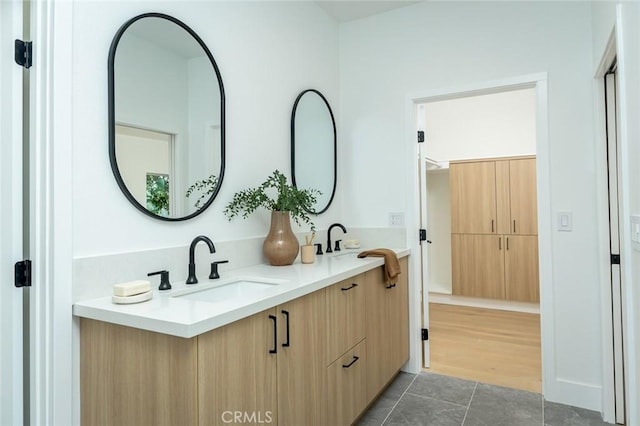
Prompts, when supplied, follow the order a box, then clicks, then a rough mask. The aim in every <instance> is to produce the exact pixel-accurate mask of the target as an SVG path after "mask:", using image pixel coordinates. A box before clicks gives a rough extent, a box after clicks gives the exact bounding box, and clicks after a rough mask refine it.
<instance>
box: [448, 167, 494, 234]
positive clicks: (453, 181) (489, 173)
mask: <svg viewBox="0 0 640 426" xmlns="http://www.w3.org/2000/svg"><path fill="white" fill-rule="evenodd" d="M449 178H450V185H451V189H450V191H451V232H453V233H464V234H495V233H496V226H497V224H496V170H495V162H494V161H481V162H477V163H476V162H474V163H454V164H451V165H450V166H449Z"/></svg>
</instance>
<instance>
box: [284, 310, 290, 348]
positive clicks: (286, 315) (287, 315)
mask: <svg viewBox="0 0 640 426" xmlns="http://www.w3.org/2000/svg"><path fill="white" fill-rule="evenodd" d="M282 314H283V315H284V316H285V317H286V318H287V341H286V342H284V343H283V344H282V347H284V348H288V347H289V345H290V343H291V342H290V341H289V311H282Z"/></svg>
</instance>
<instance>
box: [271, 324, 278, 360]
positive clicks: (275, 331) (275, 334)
mask: <svg viewBox="0 0 640 426" xmlns="http://www.w3.org/2000/svg"><path fill="white" fill-rule="evenodd" d="M269 319H270V320H273V349H269V353H270V354H276V353H278V327H277V325H276V321H277V320H278V318H276V316H275V315H269Z"/></svg>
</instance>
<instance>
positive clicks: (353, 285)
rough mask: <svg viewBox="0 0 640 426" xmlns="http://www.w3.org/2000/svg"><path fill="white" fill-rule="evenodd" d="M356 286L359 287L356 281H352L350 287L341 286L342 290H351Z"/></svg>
mask: <svg viewBox="0 0 640 426" xmlns="http://www.w3.org/2000/svg"><path fill="white" fill-rule="evenodd" d="M354 287H358V284H356V283H352V284H351V285H350V286H349V287H343V288H341V289H340V290H342V291H349V290H351V289H352V288H354Z"/></svg>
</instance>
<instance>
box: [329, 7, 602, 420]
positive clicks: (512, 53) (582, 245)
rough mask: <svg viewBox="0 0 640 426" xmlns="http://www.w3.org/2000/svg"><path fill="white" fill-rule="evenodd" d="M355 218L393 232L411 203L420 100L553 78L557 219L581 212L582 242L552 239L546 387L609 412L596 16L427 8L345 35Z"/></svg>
mask: <svg viewBox="0 0 640 426" xmlns="http://www.w3.org/2000/svg"><path fill="white" fill-rule="evenodd" d="M340 37H341V39H340V42H341V43H340V69H341V73H340V76H341V79H340V87H341V110H342V120H341V121H342V127H341V130H342V139H343V141H345V143H347V144H348V147H347V148H346V150H345V151H346V152H345V157H346V161H345V163H346V164H349V166H350V168H349V169H346V170H345V169H344V168H343V169H342V172H343V175H344V176H345V178H346V179H347V180H350V181H360V182H367V185H354V186H353V187H352V188H350V189H349V190H348V191H346V192H345V194H344V196H345V197H347V199H349V200H350V207H351V208H350V209H348V210H346V211H345V215H346V217H347V218H348V219H347V220H348V221H350V222H355V223H359V224H361V226H369V227H375V226H383V225H384V224H385V223H386V216H387V213H388V212H390V211H402V210H403V209H405V206H406V204H407V198H406V194H405V193H404V192H403V191H396V190H390V191H385V192H384V197H381V196H380V194H379V192H380V188H383V187H386V188H401V187H402V186H403V185H404V184H405V182H407V181H408V175H407V173H408V170H409V164H405V159H406V158H409V156H408V155H407V154H406V153H405V146H404V140H405V122H406V117H405V102H406V97H407V96H409V95H410V94H411V93H416V92H417V91H429V90H431V91H434V90H436V89H438V90H440V89H447V88H456V87H461V86H465V85H472V84H479V83H484V82H488V81H495V80H498V79H505V78H512V77H517V76H522V75H526V74H531V73H539V72H547V73H548V106H549V117H548V119H549V143H550V147H549V148H550V152H549V156H550V158H549V162H550V163H549V164H550V181H551V183H552V184H551V188H550V192H551V200H550V203H551V210H552V211H551V212H549V215H550V216H552V215H553V216H555V213H556V212H557V211H560V210H566V211H573V220H574V223H573V226H574V227H573V232H565V233H558V232H553V234H552V247H553V249H552V253H551V258H552V266H553V269H552V271H551V274H552V277H553V283H552V284H551V286H550V288H553V290H552V291H553V303H552V305H553V306H550V308H551V312H549V313H548V314H549V315H552V317H553V318H554V322H553V323H552V324H550V327H551V331H552V336H551V339H552V342H550V343H552V346H551V348H549V347H544V348H543V350H553V352H552V353H551V354H549V357H547V359H546V360H547V361H548V362H549V363H550V368H549V369H548V370H546V371H548V375H547V376H545V377H544V379H543V385H544V392H545V396H546V397H547V398H548V399H550V400H552V401H560V402H565V403H571V404H574V405H580V406H583V407H588V408H592V409H596V410H598V409H600V406H601V395H600V391H601V380H602V379H601V371H602V360H601V349H600V344H599V340H598V339H594V338H593V336H594V335H598V333H600V327H601V322H600V317H599V312H600V305H599V283H598V280H597V277H598V274H599V270H598V267H597V248H596V247H597V239H598V238H597V236H598V234H597V230H596V224H597V212H596V203H595V199H594V197H593V195H592V194H593V191H594V188H595V185H596V182H595V170H594V163H595V160H594V157H595V148H594V134H593V127H592V122H593V114H592V106H591V105H592V95H593V93H592V64H593V58H592V34H591V8H590V5H589V4H587V3H578V2H574V3H571V2H566V3H565V2H562V3H560V2H536V3H533V2H528V3H524V2H497V3H488V2H487V3H485V2H473V3H458V2H424V3H420V4H416V5H413V6H409V7H405V8H402V9H398V10H396V11H393V12H389V13H387V14H384V15H379V16H375V17H371V18H368V19H363V20H360V21H354V22H351V23H348V24H345V25H343V26H341V31H340Z"/></svg>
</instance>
